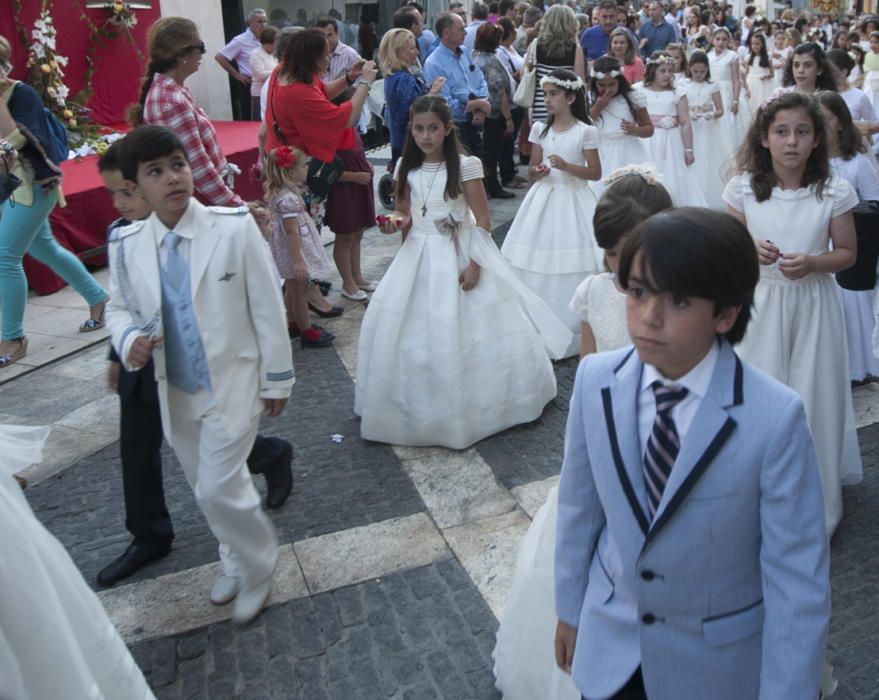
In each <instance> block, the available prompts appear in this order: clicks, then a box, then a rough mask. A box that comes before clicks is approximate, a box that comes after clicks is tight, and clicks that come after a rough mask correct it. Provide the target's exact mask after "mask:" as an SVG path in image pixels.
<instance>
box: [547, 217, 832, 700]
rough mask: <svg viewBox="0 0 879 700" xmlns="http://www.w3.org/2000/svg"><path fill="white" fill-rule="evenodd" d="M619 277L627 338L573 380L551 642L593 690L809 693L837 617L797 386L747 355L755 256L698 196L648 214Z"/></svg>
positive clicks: (736, 696)
mask: <svg viewBox="0 0 879 700" xmlns="http://www.w3.org/2000/svg"><path fill="white" fill-rule="evenodd" d="M618 274H619V283H620V285H621V287H622V288H623V289H624V290H626V293H627V297H628V298H627V316H628V325H629V332H630V334H631V337H632V339H633V342H634V346H635V347H634V348H627V349H623V350H621V351H618V352H613V353H604V354H600V355H591V356H589V357H587V358H586V359H585V360H584V361H583V362H582V363H581V364H580V367H579V369H578V372H577V378H576V383H575V385H574V392H573V398H572V400H571V410H570V414H569V416H568V424H567V431H566V436H565V460H564V466H563V468H562V476H561V483H560V485H559V513H558V536H557V543H556V557H555V593H556V601H555V604H556V612H557V615H558V618H559V623H558V629H557V633H556V659H557V662H558V663H559V665H560V666H561V667H562V668H565V669H566V670H568V671H570V672H571V673H572V675H573V679H574V683H575V685H576V686H577V688H578V689H579V691H580V692H581V693H582V694H583V696H584V698H588V699H589V700H599V699H600V698H618V699H621V698H647V697H649V698H650V700H682V699H690V698H692V699H699V700H701V699H707V698H710V699H711V700H727V699H728V700H741V699H743V698H747V699H751V698H761V699H765V700H787V699H789V700H811V699H814V698H817V697H818V695H819V686H820V679H821V672H822V663H823V656H824V648H825V643H826V636H827V627H828V623H829V618H830V582H829V553H828V543H827V539H826V535H825V532H824V515H823V506H822V496H821V482H820V477H819V474H818V467H817V463H816V457H815V451H814V447H813V445H812V439H811V435H810V433H809V429H808V427H807V424H806V419H805V414H804V412H803V405H802V401H801V400H800V398H799V397H798V396H797V395H796V394H795V393H794V392H793V391H791V390H790V389H788V388H787V387H785V386H783V385H782V384H780V383H779V382H777V381H775V380H774V379H772V378H770V377H769V376H767V375H765V374H763V373H761V372H759V371H757V370H755V369H753V368H751V367H749V366H747V365H744V364H743V363H742V362H741V360H739V358H738V357H737V356H736V354H735V352H734V351H733V349H732V345H733V344H735V343H736V342H738V341H739V340H741V338H742V337H743V336H744V332H745V328H746V326H747V323H748V320H749V318H750V307H751V303H752V300H753V292H754V287H755V285H756V283H757V278H758V263H757V255H756V252H755V249H754V245H753V242H752V240H751V237H750V235H749V234H748V232H747V230H746V229H745V227H744V226H743V225H741V224H740V223H739V222H737V221H735V220H733V219H732V217H729V216H727V215H726V214H721V213H718V212H712V211H709V210H706V209H677V210H672V211H669V212H663V213H661V214H657V215H656V216H654V217H652V218H651V219H649V220H648V221H646V222H645V223H644V224H643V225H642V226H641V227H639V229H637V230H636V231H635V232H634V233H633V234H632V235H631V236H630V237H629V240H628V241H627V243H626V246H625V248H624V250H623V252H622V255H621V259H620V263H619V273H618Z"/></svg>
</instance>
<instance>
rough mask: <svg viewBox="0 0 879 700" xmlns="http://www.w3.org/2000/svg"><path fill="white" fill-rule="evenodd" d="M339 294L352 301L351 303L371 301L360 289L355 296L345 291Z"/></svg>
mask: <svg viewBox="0 0 879 700" xmlns="http://www.w3.org/2000/svg"><path fill="white" fill-rule="evenodd" d="M339 294H341V295H342V296H343V297H345V298H346V299H350V300H351V301H366V300H367V299H369V295H368V294H367V293H366V292H364V291H363V290H362V289H358V290H357V291H356V292H354V293H353V294H352V293H351V292H346V291H345V290H344V289H342V291H341V292H339Z"/></svg>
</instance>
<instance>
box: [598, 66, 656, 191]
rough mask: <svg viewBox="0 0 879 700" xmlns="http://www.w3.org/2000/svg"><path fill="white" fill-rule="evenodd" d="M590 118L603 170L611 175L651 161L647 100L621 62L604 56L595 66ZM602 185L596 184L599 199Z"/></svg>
mask: <svg viewBox="0 0 879 700" xmlns="http://www.w3.org/2000/svg"><path fill="white" fill-rule="evenodd" d="M590 93H591V94H590V98H591V99H590V102H591V104H592V107H591V108H590V110H589V114H590V116H591V117H592V123H593V124H595V127H596V128H597V129H598V134H599V136H598V155H599V156H600V158H601V168H602V170H604V171H605V172H608V173H612V172H613V171H614V170H616V169H617V168H622V167H623V166H626V165H636V164H639V163H646V162H648V161H649V160H650V150H649V148H648V141H647V139H649V138H650V137H651V136H653V122H651V121H650V115H649V114H647V107H646V105H647V100H646V98H645V97H644V95H643V94H642V93H641V91H639V90H633V89H632V86H631V85H629V81H628V80H626V76H625V75H623V72H622V67H621V66H620V62H619V60H617V59H616V58H613V57H612V56H602V57H601V58H599V59H596V61H595V63H593V64H592V80H591V85H590ZM604 187H605V185H604V183H603V181H599V182H597V183H595V186H594V189H595V193H596V195H598V196H599V197H600V196H601V193H602V192H603V191H604Z"/></svg>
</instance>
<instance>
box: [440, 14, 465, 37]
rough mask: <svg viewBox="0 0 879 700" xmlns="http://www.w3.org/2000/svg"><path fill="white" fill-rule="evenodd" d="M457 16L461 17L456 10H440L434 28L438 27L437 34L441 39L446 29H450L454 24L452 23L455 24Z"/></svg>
mask: <svg viewBox="0 0 879 700" xmlns="http://www.w3.org/2000/svg"><path fill="white" fill-rule="evenodd" d="M455 18H457V19H461V18H460V17H458V15H456V14H455V13H454V12H449V11H446V12H440V13H439V14H438V15H437V16H436V22H435V23H434V29H436V35H437V36H438V37H439V38H440V39H442V38H443V32H444V31H446V29H449V28H450V27H451V26H452V24H454V22H455Z"/></svg>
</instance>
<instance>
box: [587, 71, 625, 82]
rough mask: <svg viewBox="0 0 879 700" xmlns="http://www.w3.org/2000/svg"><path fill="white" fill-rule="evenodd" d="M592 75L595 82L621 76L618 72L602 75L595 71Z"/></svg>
mask: <svg viewBox="0 0 879 700" xmlns="http://www.w3.org/2000/svg"><path fill="white" fill-rule="evenodd" d="M592 75H594V76H595V78H596V79H597V80H604V79H605V78H616V77H618V76H620V75H622V73H620V71H618V70H612V71H610V72H608V73H602V72H601V71H595V72H594V73H593V74H592Z"/></svg>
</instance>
